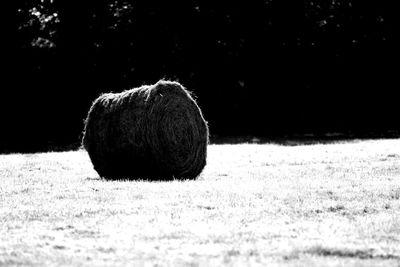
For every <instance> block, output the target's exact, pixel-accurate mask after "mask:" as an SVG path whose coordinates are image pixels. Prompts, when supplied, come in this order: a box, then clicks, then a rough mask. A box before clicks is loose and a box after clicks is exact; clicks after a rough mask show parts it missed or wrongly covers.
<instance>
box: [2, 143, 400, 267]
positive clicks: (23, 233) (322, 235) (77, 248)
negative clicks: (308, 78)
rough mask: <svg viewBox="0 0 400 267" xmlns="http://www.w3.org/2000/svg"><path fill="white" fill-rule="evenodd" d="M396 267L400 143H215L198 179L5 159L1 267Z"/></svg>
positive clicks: (85, 162) (64, 160) (84, 162)
mask: <svg viewBox="0 0 400 267" xmlns="http://www.w3.org/2000/svg"><path fill="white" fill-rule="evenodd" d="M71 265H74V266H221V265H222V266H223V265H225V266H308V267H309V266H400V139H392V140H366V141H352V142H344V143H333V144H324V145H323V144H314V145H307V146H302V145H299V146H279V145H273V144H265V145H255V144H238V145H210V147H209V156H208V165H207V166H206V168H205V170H204V172H203V173H202V175H201V176H200V177H199V179H198V180H196V181H172V182H145V181H136V182H132V181H104V180H102V179H100V178H99V177H98V175H97V174H96V172H95V171H94V170H93V168H92V165H91V163H90V161H89V158H88V156H87V154H86V152H84V151H71V152H59V153H40V154H10V155H0V266H71Z"/></svg>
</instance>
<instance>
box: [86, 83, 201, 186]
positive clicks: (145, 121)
mask: <svg viewBox="0 0 400 267" xmlns="http://www.w3.org/2000/svg"><path fill="white" fill-rule="evenodd" d="M82 143H83V146H84V148H85V149H86V150H87V152H88V154H89V156H90V159H91V161H92V163H93V166H94V169H95V170H96V171H97V172H98V174H99V175H100V176H101V177H104V178H108V179H146V180H171V179H194V178H196V177H197V176H198V175H199V174H200V173H201V171H202V170H203V168H204V166H205V165H206V157H207V145H208V126H207V122H206V121H205V120H204V118H203V115H202V113H201V110H200V108H199V107H198V105H197V104H196V102H195V100H194V99H193V98H192V96H191V94H190V93H189V92H188V91H187V90H186V89H185V88H184V87H183V86H182V85H181V84H179V83H178V82H172V81H165V80H161V81H159V82H158V83H156V84H155V85H150V86H142V87H139V88H134V89H131V90H127V91H124V92H121V93H115V94H114V93H107V94H103V95H101V96H100V97H99V98H97V99H96V100H95V101H94V103H93V105H92V107H91V108H90V110H89V113H88V116H87V119H86V121H85V129H84V133H83V140H82Z"/></svg>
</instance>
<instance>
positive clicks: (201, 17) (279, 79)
mask: <svg viewBox="0 0 400 267" xmlns="http://www.w3.org/2000/svg"><path fill="white" fill-rule="evenodd" d="M392 2H394V1H361V0H352V1H348V0H303V1H287V0H263V1H261V0H255V1H227V0H221V1H199V0H185V1H184V0H174V1H132V0H98V1H95V0H87V1H82V2H80V3H79V4H77V3H75V2H73V1H66V0H53V1H49V0H46V1H33V0H30V1H26V0H19V1H16V2H14V3H13V5H14V6H13V10H12V14H13V16H12V17H13V18H12V20H11V21H10V22H9V27H8V28H9V30H10V33H11V35H10V38H9V42H8V44H9V47H8V48H7V51H6V53H8V55H9V56H10V57H9V58H11V60H10V61H9V62H6V63H7V67H8V68H7V72H6V76H7V77H6V81H7V83H6V84H7V86H6V89H5V91H6V92H5V93H4V94H3V105H2V107H1V116H2V124H3V127H2V133H1V134H2V136H1V140H0V151H5V150H36V149H42V148H45V147H48V146H60V147H64V146H65V145H69V144H76V143H78V142H79V137H80V132H81V130H82V125H83V119H84V118H85V115H86V112H87V110H88V108H89V106H90V104H91V101H92V100H93V99H94V98H95V97H96V96H98V95H99V94H100V93H101V92H105V91H120V90H123V89H126V88H130V87H134V86H139V85H141V84H143V83H154V82H156V81H157V80H158V79H160V78H167V79H175V80H179V81H180V82H182V83H183V84H184V85H185V86H186V87H188V88H189V89H191V90H192V91H194V93H195V94H196V95H197V97H198V101H199V103H200V105H201V107H202V109H203V111H204V113H205V116H206V119H207V120H208V121H209V123H210V128H211V133H213V134H215V135H222V136H223V135H261V136H281V135H284V134H293V133H305V132H315V133H324V132H349V131H350V132H356V133H369V132H371V131H376V132H383V133H384V132H387V131H388V130H398V129H399V128H400V127H399V125H398V122H397V118H396V115H395V114H396V112H397V103H396V102H397V101H396V97H395V91H396V90H395V89H396V88H397V87H399V86H398V85H399V82H398V81H397V79H396V75H397V73H398V67H397V65H398V60H399V51H398V50H399V49H398V47H400V46H399V40H398V34H399V31H398V29H397V28H396V26H395V25H397V23H396V21H395V20H396V15H395V8H394V6H393V3H392Z"/></svg>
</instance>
